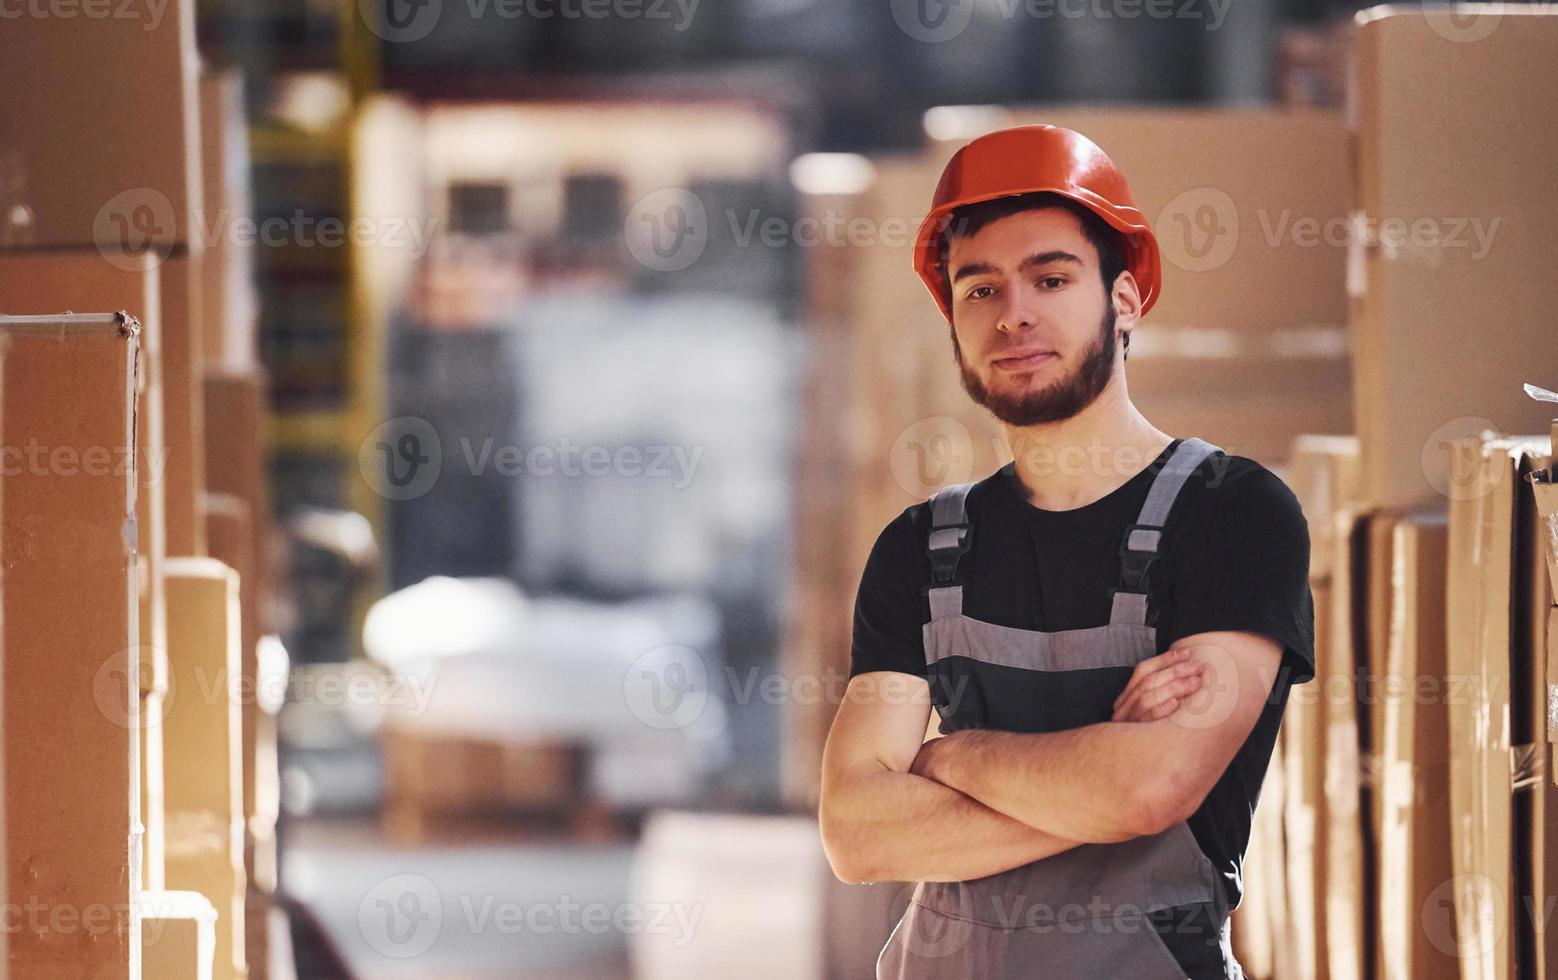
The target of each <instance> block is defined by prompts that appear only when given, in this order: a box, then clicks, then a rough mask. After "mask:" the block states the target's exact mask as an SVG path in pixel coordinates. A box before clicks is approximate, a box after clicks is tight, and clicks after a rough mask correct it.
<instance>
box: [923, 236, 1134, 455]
mask: <svg viewBox="0 0 1558 980" xmlns="http://www.w3.org/2000/svg"><path fill="white" fill-rule="evenodd" d="M947 273H948V276H949V277H950V278H951V286H952V322H953V328H952V349H953V354H954V356H955V357H956V358H957V363H958V368H959V370H960V371H961V372H962V378H963V388H964V390H966V391H967V392H968V394H969V396H970V397H971V398H973V399H974V401H975V402H977V403H978V404H980V405H983V406H984V407H985V408H987V409H989V410H990V412H991V413H992V414H993V415H995V417H996V418H998V419H1000V420H1001V421H1002V422H1005V423H1006V424H1008V425H1017V426H1021V425H1037V424H1041V423H1045V422H1054V421H1059V420H1060V419H1066V418H1070V417H1071V416H1073V415H1075V414H1077V413H1078V412H1080V411H1081V410H1082V409H1084V408H1086V407H1087V406H1088V405H1090V404H1092V403H1093V401H1094V400H1095V399H1096V398H1097V397H1098V395H1099V394H1100V393H1101V392H1102V391H1103V390H1104V388H1105V387H1106V386H1107V385H1108V384H1109V381H1110V379H1111V378H1112V377H1113V376H1114V371H1115V352H1116V348H1117V344H1116V342H1115V309H1114V304H1113V301H1112V300H1111V298H1110V297H1109V296H1107V295H1106V294H1105V292H1104V289H1103V287H1102V283H1101V282H1100V278H1099V270H1098V253H1097V250H1096V249H1094V247H1093V245H1092V243H1091V242H1089V241H1088V240H1087V237H1086V236H1085V235H1084V234H1083V232H1082V223H1081V221H1080V220H1078V218H1077V217H1076V215H1074V214H1072V213H1071V212H1069V211H1066V210H1064V209H1062V208H1044V209H1042V210H1035V211H1022V212H1019V213H1017V214H1013V215H1008V216H1007V217H1004V218H1000V219H997V220H995V221H992V222H991V223H990V224H988V225H986V226H985V227H983V228H981V229H980V230H979V232H978V233H977V234H975V235H972V236H970V237H966V238H955V239H953V240H952V241H951V243H950V245H949V247H948V255H947Z"/></svg>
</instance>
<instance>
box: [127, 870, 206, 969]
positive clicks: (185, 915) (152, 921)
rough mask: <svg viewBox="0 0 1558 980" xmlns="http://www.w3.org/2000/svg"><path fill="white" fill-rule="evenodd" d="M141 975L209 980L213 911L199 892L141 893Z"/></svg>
mask: <svg viewBox="0 0 1558 980" xmlns="http://www.w3.org/2000/svg"><path fill="white" fill-rule="evenodd" d="M141 937H142V961H141V975H142V976H144V977H146V978H148V980H151V978H156V980H211V965H212V960H213V958H214V956H215V954H216V907H215V906H213V905H212V904H211V902H210V900H208V899H207V898H206V897H205V896H204V895H202V894H200V893H199V892H169V891H145V892H142V893H141Z"/></svg>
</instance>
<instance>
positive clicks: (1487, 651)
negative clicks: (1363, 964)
mask: <svg viewBox="0 0 1558 980" xmlns="http://www.w3.org/2000/svg"><path fill="white" fill-rule="evenodd" d="M1451 450H1452V451H1453V452H1454V453H1455V459H1456V460H1457V461H1458V462H1459V463H1460V464H1463V466H1464V472H1465V473H1466V476H1467V477H1468V480H1471V481H1473V482H1470V483H1468V484H1467V485H1468V486H1476V487H1479V488H1481V492H1479V493H1475V494H1471V493H1468V494H1461V495H1459V496H1457V497H1455V498H1452V499H1451V501H1450V529H1449V568H1450V574H1449V581H1448V586H1447V589H1446V594H1445V617H1446V629H1447V631H1448V636H1449V656H1448V661H1447V664H1448V669H1449V672H1450V674H1451V675H1452V677H1455V678H1456V679H1457V680H1460V681H1462V682H1463V683H1462V685H1461V686H1462V688H1463V691H1464V693H1465V697H1463V698H1457V699H1453V700H1452V701H1451V704H1450V717H1449V723H1450V725H1449V731H1450V746H1451V756H1450V790H1451V812H1452V813H1454V814H1455V816H1456V820H1455V822H1454V823H1453V824H1452V825H1451V843H1452V848H1453V849H1452V856H1453V868H1454V871H1455V874H1456V876H1457V879H1456V880H1457V886H1456V888H1455V892H1456V893H1455V894H1454V895H1453V896H1451V897H1453V899H1454V912H1455V915H1456V922H1457V923H1458V924H1459V929H1458V931H1457V938H1458V939H1459V940H1460V942H1459V944H1458V949H1459V952H1460V955H1461V956H1462V963H1463V967H1462V972H1463V975H1464V976H1467V977H1474V978H1494V977H1506V976H1510V975H1511V974H1510V969H1511V965H1512V963H1511V961H1512V959H1513V956H1514V949H1513V945H1514V935H1515V930H1514V922H1513V904H1514V903H1513V896H1514V893H1515V890H1514V881H1513V878H1512V874H1511V867H1512V864H1511V862H1512V859H1513V855H1512V853H1511V835H1510V832H1509V828H1510V825H1511V823H1510V822H1511V819H1512V798H1511V786H1510V749H1511V740H1510V735H1511V732H1510V696H1511V693H1510V685H1511V672H1510V650H1511V643H1512V639H1513V638H1512V632H1511V631H1512V623H1511V612H1512V605H1513V603H1512V599H1511V596H1512V594H1513V589H1514V580H1513V560H1512V556H1513V554H1514V551H1513V546H1514V540H1513V535H1514V514H1515V501H1516V498H1515V489H1516V467H1517V463H1518V460H1519V457H1520V454H1521V447H1520V444H1519V443H1517V442H1515V441H1512V440H1486V441H1484V440H1480V439H1463V440H1456V441H1455V442H1454V443H1453V444H1452V446H1451ZM1463 876H1464V877H1463Z"/></svg>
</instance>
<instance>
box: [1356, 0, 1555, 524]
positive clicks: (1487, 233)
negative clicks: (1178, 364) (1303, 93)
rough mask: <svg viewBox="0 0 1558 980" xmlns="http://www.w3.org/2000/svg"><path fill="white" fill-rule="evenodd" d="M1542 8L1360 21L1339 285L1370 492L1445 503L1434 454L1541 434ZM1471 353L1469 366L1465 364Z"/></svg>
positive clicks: (1403, 14)
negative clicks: (1532, 389) (1537, 395)
mask: <svg viewBox="0 0 1558 980" xmlns="http://www.w3.org/2000/svg"><path fill="white" fill-rule="evenodd" d="M1553 14H1554V11H1552V10H1551V9H1549V8H1544V7H1541V6H1532V7H1524V6H1521V5H1510V6H1494V7H1489V8H1486V9H1483V8H1468V9H1466V10H1464V11H1452V10H1450V9H1449V8H1446V9H1444V10H1442V11H1433V12H1429V13H1425V12H1424V11H1423V10H1422V9H1420V8H1417V7H1401V8H1395V7H1381V8H1374V9H1373V10H1370V11H1367V12H1365V13H1364V14H1362V15H1360V16H1359V23H1358V25H1357V33H1358V36H1357V66H1356V84H1355V88H1354V91H1353V93H1352V103H1353V106H1354V115H1355V117H1356V118H1355V120H1354V123H1355V137H1354V138H1355V142H1356V151H1355V156H1356V161H1357V185H1356V188H1355V191H1354V194H1355V199H1356V203H1355V205H1354V206H1355V208H1356V211H1355V212H1354V223H1355V225H1356V229H1355V231H1354V232H1353V233H1352V235H1351V236H1350V239H1349V247H1350V248H1351V250H1352V252H1353V259H1352V260H1351V263H1350V266H1351V268H1350V273H1351V274H1350V276H1349V290H1350V292H1351V294H1352V297H1353V306H1352V314H1351V322H1352V332H1353V344H1354V348H1353V361H1352V363H1353V374H1354V378H1353V386H1354V388H1355V390H1356V392H1357V398H1356V401H1355V405H1354V409H1355V415H1356V429H1355V431H1356V432H1357V434H1358V437H1359V440H1360V442H1361V445H1362V459H1363V463H1364V485H1365V496H1366V497H1367V499H1368V500H1369V501H1370V502H1371V503H1377V504H1381V505H1401V506H1411V505H1415V504H1421V503H1434V502H1443V500H1444V496H1445V494H1446V493H1448V484H1449V481H1450V480H1451V479H1452V476H1451V474H1450V473H1448V471H1447V468H1446V467H1447V460H1446V458H1445V456H1444V452H1443V446H1444V443H1446V442H1447V441H1448V440H1450V439H1453V438H1456V437H1463V436H1470V435H1473V434H1475V433H1476V432H1478V431H1479V430H1480V429H1482V428H1484V427H1486V428H1490V429H1494V430H1496V431H1500V432H1542V431H1545V428H1546V425H1547V421H1548V420H1547V413H1545V412H1544V411H1542V408H1541V406H1540V405H1539V404H1538V403H1537V402H1533V401H1531V400H1530V399H1528V398H1526V396H1525V395H1524V394H1523V393H1522V391H1521V383H1522V382H1523V381H1528V380H1529V381H1540V380H1541V379H1543V378H1554V377H1558V344H1553V343H1552V342H1551V337H1552V323H1551V320H1550V317H1549V310H1548V304H1547V301H1546V298H1545V297H1544V296H1542V295H1540V293H1539V292H1538V293H1532V292H1530V291H1527V290H1520V289H1511V288H1510V286H1509V284H1510V283H1516V282H1534V281H1537V280H1539V279H1541V278H1543V277H1545V276H1547V275H1548V274H1549V268H1548V266H1549V263H1548V260H1547V256H1550V255H1552V254H1553V253H1554V252H1555V251H1558V224H1555V223H1554V222H1553V221H1551V220H1549V217H1548V216H1549V215H1551V214H1552V213H1553V212H1554V211H1555V210H1558V185H1554V183H1553V181H1552V180H1551V179H1549V176H1548V170H1549V163H1550V161H1551V160H1553V159H1554V158H1555V157H1558V127H1554V126H1550V125H1545V124H1544V123H1542V122H1539V120H1543V119H1544V118H1545V116H1546V114H1547V112H1548V109H1549V104H1548V101H1547V99H1546V96H1545V94H1544V93H1546V92H1548V91H1550V90H1551V89H1552V88H1553V87H1554V86H1555V85H1558V16H1553ZM1472 354H1475V356H1471V355H1472Z"/></svg>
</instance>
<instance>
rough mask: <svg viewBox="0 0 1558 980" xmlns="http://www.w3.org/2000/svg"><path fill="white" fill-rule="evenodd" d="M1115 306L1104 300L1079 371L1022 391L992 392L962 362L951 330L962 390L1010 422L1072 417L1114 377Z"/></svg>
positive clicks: (1010, 423)
mask: <svg viewBox="0 0 1558 980" xmlns="http://www.w3.org/2000/svg"><path fill="white" fill-rule="evenodd" d="M1114 321H1115V314H1114V306H1113V304H1105V307H1104V317H1103V320H1102V322H1101V323H1100V324H1099V328H1098V335H1097V336H1096V337H1094V338H1093V342H1092V343H1091V344H1089V345H1088V347H1087V349H1086V350H1085V351H1083V352H1082V363H1081V364H1080V365H1078V367H1077V370H1076V373H1075V374H1073V375H1072V376H1071V377H1069V378H1062V379H1060V380H1059V381H1056V382H1055V383H1054V384H1051V385H1048V386H1047V387H1044V388H1041V389H1039V390H1038V391H1027V392H1023V393H1021V394H1015V395H1013V394H1005V393H1003V394H992V393H991V392H990V390H989V389H988V388H986V387H985V386H984V383H983V382H981V381H980V380H979V377H978V376H977V375H976V374H974V372H973V371H970V370H969V369H968V365H966V364H964V363H963V350H962V348H961V347H960V346H958V337H957V331H955V330H954V331H952V356H953V357H954V358H955V359H956V360H957V365H958V373H959V374H960V375H961V376H962V379H963V390H964V391H966V392H968V397H970V398H972V399H973V400H974V402H975V404H977V405H982V406H984V407H985V408H986V409H988V410H989V412H990V414H991V415H994V416H995V417H996V418H998V419H1000V420H1001V421H1002V422H1005V423H1006V424H1007V425H1012V426H1024V425H1041V424H1043V423H1045V422H1058V421H1060V420H1061V419H1069V418H1071V417H1072V416H1073V415H1076V414H1077V413H1078V412H1080V411H1082V409H1084V408H1086V407H1087V406H1089V405H1091V404H1092V403H1093V401H1094V400H1095V399H1096V398H1097V397H1098V396H1099V395H1100V394H1101V393H1102V392H1103V390H1104V388H1105V387H1106V386H1107V385H1108V384H1109V379H1110V378H1112V377H1114V345H1115V337H1114Z"/></svg>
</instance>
